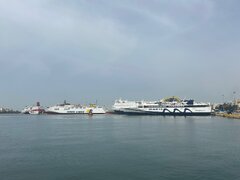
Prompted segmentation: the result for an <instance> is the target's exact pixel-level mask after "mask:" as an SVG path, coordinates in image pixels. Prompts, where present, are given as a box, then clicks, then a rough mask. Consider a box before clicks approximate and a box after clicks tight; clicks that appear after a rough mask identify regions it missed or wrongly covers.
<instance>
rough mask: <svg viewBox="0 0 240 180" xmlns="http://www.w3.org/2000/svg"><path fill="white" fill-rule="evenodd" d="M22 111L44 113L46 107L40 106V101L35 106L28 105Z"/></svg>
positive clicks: (24, 112)
mask: <svg viewBox="0 0 240 180" xmlns="http://www.w3.org/2000/svg"><path fill="white" fill-rule="evenodd" d="M21 112H22V113H23V114H35V115H37V114H43V113H44V108H43V107H41V106H40V103H39V102H37V104H36V105H35V106H26V107H25V108H24V109H23V110H22V111H21Z"/></svg>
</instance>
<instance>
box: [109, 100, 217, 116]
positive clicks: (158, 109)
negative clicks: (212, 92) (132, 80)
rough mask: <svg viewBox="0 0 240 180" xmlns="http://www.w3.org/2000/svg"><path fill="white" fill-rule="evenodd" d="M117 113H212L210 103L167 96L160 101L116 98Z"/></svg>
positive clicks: (115, 108) (195, 114) (198, 114)
mask: <svg viewBox="0 0 240 180" xmlns="http://www.w3.org/2000/svg"><path fill="white" fill-rule="evenodd" d="M113 111H114V112H115V113H122V114H136V115H141V114H146V115H183V116H204V115H210V114H211V113H212V108H211V105H210V103H197V102H195V101H194V100H181V99H179V98H178V97H175V96H173V97H170V98H165V99H162V100H160V101H152V102H150V101H126V100H121V99H120V100H116V101H115V103H114V105H113Z"/></svg>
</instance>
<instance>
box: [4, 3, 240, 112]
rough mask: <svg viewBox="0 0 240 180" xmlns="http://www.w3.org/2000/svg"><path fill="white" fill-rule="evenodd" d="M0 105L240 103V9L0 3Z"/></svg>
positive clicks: (185, 5)
mask: <svg viewBox="0 0 240 180" xmlns="http://www.w3.org/2000/svg"><path fill="white" fill-rule="evenodd" d="M0 76H1V84H0V106H2V105H4V106H8V107H12V108H22V107H24V106H25V105H31V104H33V103H35V102H36V101H40V102H41V103H42V105H44V106H49V105H54V104H56V103H60V102H62V101H63V100H64V99H66V100H68V101H70V102H72V103H88V102H95V100H96V99H97V100H98V102H99V103H100V104H107V105H110V104H111V103H113V101H114V99H116V98H119V97H122V98H126V99H149V100H150V99H151V100H153V99H159V98H162V97H165V96H171V95H177V96H180V97H182V98H184V97H186V98H194V99H196V100H198V101H210V102H219V101H221V100H222V95H223V94H224V95H225V99H226V100H227V99H229V100H230V99H231V98H232V97H233V91H236V92H237V96H239V94H240V83H239V82H240V79H239V77H240V1H239V0H121V1H117V0H0Z"/></svg>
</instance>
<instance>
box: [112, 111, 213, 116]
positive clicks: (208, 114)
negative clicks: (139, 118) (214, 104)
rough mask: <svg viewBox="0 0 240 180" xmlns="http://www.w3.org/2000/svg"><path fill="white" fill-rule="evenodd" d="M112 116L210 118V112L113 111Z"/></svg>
mask: <svg viewBox="0 0 240 180" xmlns="http://www.w3.org/2000/svg"><path fill="white" fill-rule="evenodd" d="M114 114H125V115H155V116H157V115H158V116H210V115H211V114H212V113H211V112H202V113H163V112H130V111H127V112H126V111H114Z"/></svg>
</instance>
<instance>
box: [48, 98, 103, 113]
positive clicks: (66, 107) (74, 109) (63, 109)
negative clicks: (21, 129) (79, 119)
mask: <svg viewBox="0 0 240 180" xmlns="http://www.w3.org/2000/svg"><path fill="white" fill-rule="evenodd" d="M45 112H46V113H47V114H105V113H106V111H105V110H104V108H103V107H100V106H96V105H95V104H90V105H89V106H82V105H74V104H69V103H67V102H66V101H64V103H63V104H58V105H55V106H52V107H48V108H47V109H46V111H45Z"/></svg>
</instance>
